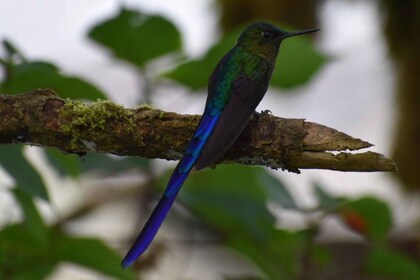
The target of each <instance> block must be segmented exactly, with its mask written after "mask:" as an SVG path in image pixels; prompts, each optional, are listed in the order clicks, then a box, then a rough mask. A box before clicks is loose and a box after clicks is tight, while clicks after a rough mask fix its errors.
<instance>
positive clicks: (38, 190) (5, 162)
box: [0, 144, 48, 200]
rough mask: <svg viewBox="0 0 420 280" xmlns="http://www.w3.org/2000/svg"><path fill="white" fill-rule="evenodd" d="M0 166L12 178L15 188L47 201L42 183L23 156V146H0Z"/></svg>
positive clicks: (46, 194) (38, 175)
mask: <svg viewBox="0 0 420 280" xmlns="http://www.w3.org/2000/svg"><path fill="white" fill-rule="evenodd" d="M0 164H1V166H2V167H3V168H4V169H5V170H6V171H7V172H8V173H9V174H10V175H11V176H12V177H13V179H14V180H15V186H17V187H18V188H20V189H21V190H22V191H24V192H26V193H27V194H28V195H33V196H36V197H40V198H43V199H45V200H48V193H47V190H46V188H45V185H44V181H43V180H42V178H41V176H40V174H39V173H38V171H37V170H36V169H35V168H34V167H33V166H32V164H30V163H29V162H28V161H27V159H26V158H25V157H24V156H23V145H18V144H16V145H0Z"/></svg>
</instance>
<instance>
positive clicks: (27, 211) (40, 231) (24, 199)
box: [13, 189, 48, 245]
mask: <svg viewBox="0 0 420 280" xmlns="http://www.w3.org/2000/svg"><path fill="white" fill-rule="evenodd" d="M13 193H14V195H15V198H16V200H17V201H18V202H19V205H20V206H21V208H22V211H23V214H24V220H23V223H22V224H23V226H25V227H26V232H27V233H28V234H30V235H32V236H33V237H34V238H35V239H36V240H38V241H39V242H40V243H41V244H43V245H46V244H47V240H48V229H47V227H46V226H45V224H44V221H43V220H42V218H41V216H40V215H39V213H38V209H37V208H36V206H35V204H34V202H33V199H32V197H31V196H29V195H28V194H26V193H25V192H23V191H22V190H20V189H14V190H13Z"/></svg>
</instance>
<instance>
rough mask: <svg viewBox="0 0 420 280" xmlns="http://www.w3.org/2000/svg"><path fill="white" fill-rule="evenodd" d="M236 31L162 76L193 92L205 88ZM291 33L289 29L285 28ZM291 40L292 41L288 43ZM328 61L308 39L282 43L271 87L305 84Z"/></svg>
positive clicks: (239, 30)
mask: <svg viewBox="0 0 420 280" xmlns="http://www.w3.org/2000/svg"><path fill="white" fill-rule="evenodd" d="M242 30H243V28H241V29H236V30H234V31H232V32H229V33H227V34H225V35H224V36H223V37H222V39H221V40H220V41H219V42H218V43H217V44H216V45H214V46H213V47H211V48H210V49H209V51H208V52H207V53H206V54H205V55H204V56H203V57H202V58H199V59H194V60H190V61H188V62H185V63H183V64H181V65H179V66H178V67H176V68H175V69H173V70H171V71H169V72H166V73H164V74H163V76H164V77H168V78H170V79H172V80H175V81H177V82H179V83H181V84H184V85H186V86H188V87H190V88H191V89H194V90H196V89H200V88H205V87H206V86H207V83H208V79H209V76H210V74H211V73H212V71H213V69H214V68H215V67H216V65H217V63H218V62H219V60H220V59H221V58H222V56H223V55H224V54H225V53H226V52H227V51H228V50H229V49H231V48H233V47H234V46H235V44H236V40H237V38H238V37H239V34H240V32H241V31H242ZM285 30H290V28H285ZM289 41H290V42H289ZM325 62H326V57H325V56H324V55H322V54H320V53H319V52H318V51H316V49H315V48H314V46H313V44H312V43H311V42H310V41H309V40H308V39H305V38H301V37H300V36H299V37H296V38H291V39H288V40H285V42H283V43H282V46H281V51H280V54H279V56H278V58H277V62H276V70H275V72H274V75H273V77H272V79H271V83H270V84H271V85H272V86H274V87H280V88H291V87H294V86H298V85H302V84H304V83H306V82H307V81H308V80H309V79H310V78H311V77H312V76H313V75H314V74H315V73H316V72H317V71H318V70H319V69H320V67H321V66H322V65H323V64H324V63H325Z"/></svg>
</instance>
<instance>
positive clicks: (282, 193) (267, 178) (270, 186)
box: [259, 172, 299, 209]
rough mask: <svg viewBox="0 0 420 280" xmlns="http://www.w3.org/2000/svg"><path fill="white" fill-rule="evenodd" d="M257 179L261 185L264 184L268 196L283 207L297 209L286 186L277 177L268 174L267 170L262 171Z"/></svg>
mask: <svg viewBox="0 0 420 280" xmlns="http://www.w3.org/2000/svg"><path fill="white" fill-rule="evenodd" d="M259 180H260V183H261V185H262V186H264V188H265V190H266V191H267V193H268V195H269V197H270V198H271V199H272V200H274V201H276V202H277V203H278V204H280V205H281V206H282V207H283V208H285V209H299V206H297V204H296V202H295V200H294V199H293V197H292V195H291V194H290V192H289V191H288V189H287V188H286V186H285V185H284V184H283V182H281V181H280V180H279V179H278V178H276V177H274V176H273V175H271V174H269V173H268V172H262V173H261V175H260V176H259Z"/></svg>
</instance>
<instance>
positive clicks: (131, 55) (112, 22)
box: [88, 8, 181, 68]
mask: <svg viewBox="0 0 420 280" xmlns="http://www.w3.org/2000/svg"><path fill="white" fill-rule="evenodd" d="M88 35H89V37H90V38H91V39H93V40H95V41H96V42H97V43H99V44H102V45H104V46H105V47H107V48H109V49H110V50H111V51H112V53H113V55H115V56H116V57H117V58H120V59H123V60H125V61H128V62H130V63H133V64H135V65H137V66H138V67H139V68H142V67H144V65H145V64H146V63H147V62H149V61H150V60H152V59H154V58H157V57H159V56H162V55H164V54H168V53H171V52H175V51H179V50H180V49H181V34H180V33H179V31H178V30H177V28H176V27H175V26H174V25H173V24H172V23H171V22H170V21H168V20H166V19H165V18H163V17H161V16H156V15H147V14H144V13H141V12H139V11H135V10H129V9H125V8H123V9H121V10H120V13H119V14H118V15H116V16H115V17H113V18H111V19H108V20H106V21H104V22H102V23H100V24H98V25H96V26H94V27H93V28H92V29H91V30H90V31H89V34H88Z"/></svg>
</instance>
